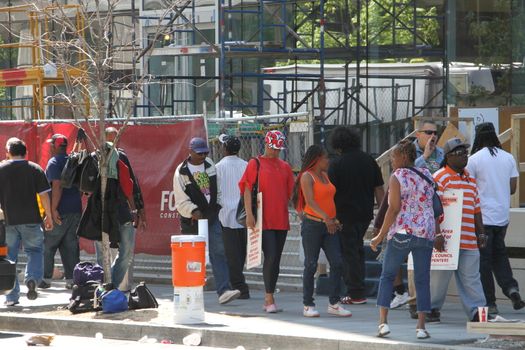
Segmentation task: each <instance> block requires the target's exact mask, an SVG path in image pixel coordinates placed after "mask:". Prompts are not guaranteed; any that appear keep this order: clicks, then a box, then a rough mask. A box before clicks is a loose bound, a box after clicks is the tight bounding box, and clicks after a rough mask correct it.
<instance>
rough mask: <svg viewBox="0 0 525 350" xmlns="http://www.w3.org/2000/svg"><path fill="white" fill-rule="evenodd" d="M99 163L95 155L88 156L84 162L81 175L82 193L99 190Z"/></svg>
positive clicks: (80, 188) (80, 185) (80, 187)
mask: <svg viewBox="0 0 525 350" xmlns="http://www.w3.org/2000/svg"><path fill="white" fill-rule="evenodd" d="M97 180H98V161H97V158H96V156H95V154H94V153H92V154H88V155H87V156H86V157H85V158H84V159H83V160H82V171H81V173H80V184H79V186H78V189H79V190H80V192H84V193H93V192H95V189H96V188H97Z"/></svg>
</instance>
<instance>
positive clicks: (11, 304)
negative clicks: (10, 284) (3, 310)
mask: <svg viewBox="0 0 525 350" xmlns="http://www.w3.org/2000/svg"><path fill="white" fill-rule="evenodd" d="M18 304H20V302H19V301H18V300H17V301H14V300H6V301H4V305H5V306H15V305H18Z"/></svg>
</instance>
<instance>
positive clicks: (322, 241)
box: [301, 218, 343, 306]
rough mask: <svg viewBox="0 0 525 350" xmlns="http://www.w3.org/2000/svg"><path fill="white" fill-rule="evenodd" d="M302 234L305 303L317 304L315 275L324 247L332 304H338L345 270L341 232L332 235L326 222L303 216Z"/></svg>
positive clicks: (309, 304)
mask: <svg viewBox="0 0 525 350" xmlns="http://www.w3.org/2000/svg"><path fill="white" fill-rule="evenodd" d="M301 236H302V239H303V249H304V271H303V305H305V306H315V304H314V298H313V294H314V275H315V272H316V271H317V260H319V252H320V250H321V248H323V250H324V252H325V254H326V258H327V259H328V262H329V263H330V292H329V300H330V304H336V303H337V302H339V292H340V287H341V274H342V270H343V258H342V256H341V243H340V242H339V233H335V234H333V235H331V234H329V233H328V230H327V229H326V225H325V224H324V223H322V222H317V221H313V220H310V219H307V218H303V222H302V225H301Z"/></svg>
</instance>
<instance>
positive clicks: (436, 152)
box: [414, 121, 444, 174]
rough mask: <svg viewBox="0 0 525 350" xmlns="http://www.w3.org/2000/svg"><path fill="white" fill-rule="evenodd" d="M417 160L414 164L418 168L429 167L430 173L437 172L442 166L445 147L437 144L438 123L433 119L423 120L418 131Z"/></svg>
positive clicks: (415, 142)
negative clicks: (442, 147)
mask: <svg viewBox="0 0 525 350" xmlns="http://www.w3.org/2000/svg"><path fill="white" fill-rule="evenodd" d="M416 136H417V139H416V140H415V141H414V144H415V145H416V155H417V158H416V161H415V163H414V165H415V166H416V167H418V168H427V169H428V170H430V173H432V174H433V173H435V172H436V171H437V170H438V169H439V168H440V166H441V162H442V161H443V158H444V153H443V149H441V148H440V147H438V146H436V143H437V140H438V137H437V125H436V123H434V122H433V121H421V122H419V125H418V130H417V132H416Z"/></svg>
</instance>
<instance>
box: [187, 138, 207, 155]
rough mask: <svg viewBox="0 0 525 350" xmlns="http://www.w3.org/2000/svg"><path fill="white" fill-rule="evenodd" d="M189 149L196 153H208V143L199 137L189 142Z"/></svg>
mask: <svg viewBox="0 0 525 350" xmlns="http://www.w3.org/2000/svg"><path fill="white" fill-rule="evenodd" d="M190 149H191V150H192V151H193V152H196V153H208V152H209V151H210V149H209V148H208V143H207V142H206V140H204V139H203V138H201V137H194V138H192V139H191V141H190Z"/></svg>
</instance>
